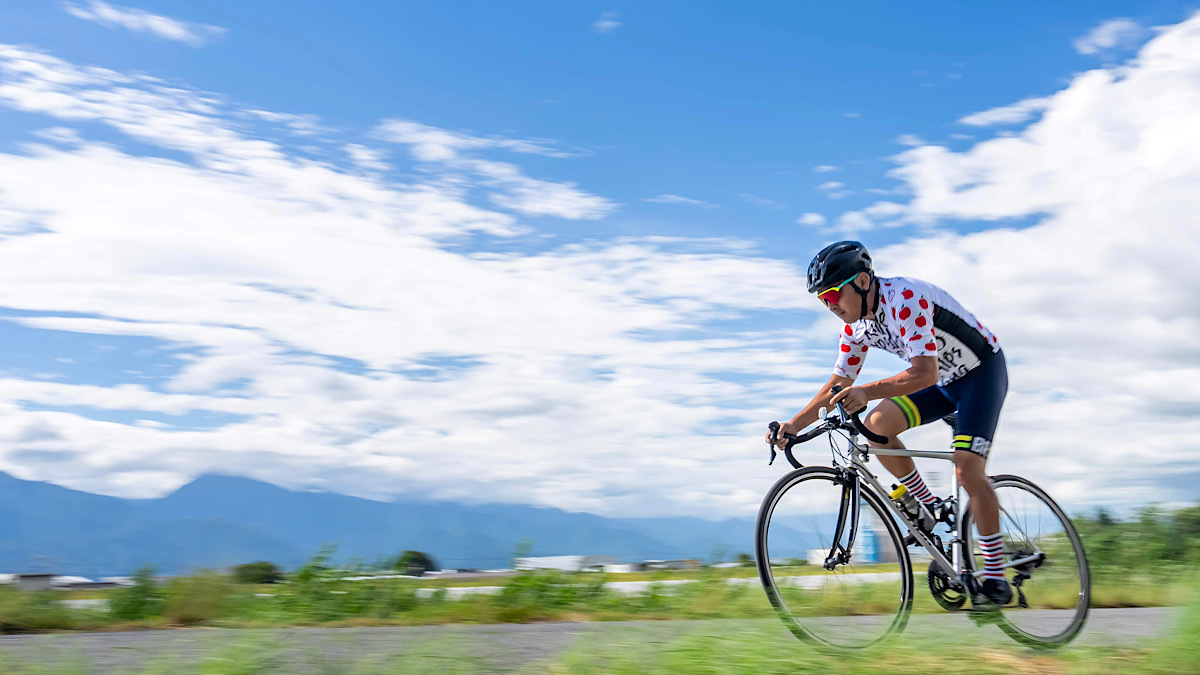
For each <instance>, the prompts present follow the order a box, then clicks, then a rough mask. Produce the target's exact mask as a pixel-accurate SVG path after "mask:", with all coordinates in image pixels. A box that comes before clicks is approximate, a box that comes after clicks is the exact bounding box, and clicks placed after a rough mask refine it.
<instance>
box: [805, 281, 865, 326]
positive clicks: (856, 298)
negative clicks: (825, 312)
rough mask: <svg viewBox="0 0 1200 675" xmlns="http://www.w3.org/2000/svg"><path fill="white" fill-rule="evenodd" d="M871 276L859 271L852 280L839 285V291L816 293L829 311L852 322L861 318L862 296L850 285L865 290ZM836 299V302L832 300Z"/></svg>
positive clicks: (847, 321) (843, 319)
mask: <svg viewBox="0 0 1200 675" xmlns="http://www.w3.org/2000/svg"><path fill="white" fill-rule="evenodd" d="M870 280H871V277H870V276H869V275H868V274H867V273H866V272H859V273H858V276H856V277H854V279H853V280H851V281H850V282H848V283H846V284H845V285H844V286H841V291H840V292H833V293H820V294H818V295H817V297H818V298H820V300H821V302H822V303H824V305H825V307H827V308H828V309H829V311H831V312H833V313H834V314H836V315H837V317H838V318H839V319H841V320H842V321H845V322H846V323H854V322H855V321H858V320H859V319H861V318H862V296H860V295H859V294H858V293H857V292H855V290H854V289H853V288H850V286H851V285H854V286H857V287H858V288H860V289H862V290H864V291H865V290H867V288H868V286H869V284H870ZM834 299H836V302H834V301H833V300H834Z"/></svg>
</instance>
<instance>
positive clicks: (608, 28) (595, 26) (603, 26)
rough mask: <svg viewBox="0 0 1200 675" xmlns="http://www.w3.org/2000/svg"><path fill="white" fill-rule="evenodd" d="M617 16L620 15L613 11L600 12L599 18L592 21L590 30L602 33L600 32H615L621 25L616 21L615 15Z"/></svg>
mask: <svg viewBox="0 0 1200 675" xmlns="http://www.w3.org/2000/svg"><path fill="white" fill-rule="evenodd" d="M619 16H620V13H619V12H615V11H608V12H605V13H604V14H602V15H601V16H600V18H599V19H596V21H594V22H593V23H592V30H594V31H596V32H597V33H602V34H607V33H612V32H615V31H616V30H617V29H618V28H620V27H621V22H620V21H617V17H619Z"/></svg>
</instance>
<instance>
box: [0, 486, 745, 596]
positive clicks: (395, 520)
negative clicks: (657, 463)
mask: <svg viewBox="0 0 1200 675" xmlns="http://www.w3.org/2000/svg"><path fill="white" fill-rule="evenodd" d="M753 532H754V521H753V520H752V519H750V518H742V519H730V520H725V521H720V522H712V521H706V520H701V519H699V518H657V519H650V518H647V519H641V518H604V517H601V516H596V515H591V514H586V513H570V512H567V511H561V510H558V509H552V508H545V507H536V506H523V505H513V504H487V505H465V504H458V503H454V502H436V501H396V502H378V501H372V500H369V499H362V498H358V497H350V496H347V495H341V494H335V493H328V492H293V491H291V490H287V489H284V488H281V487H278V486H276V485H272V484H270V483H264V482H261V481H257V480H252V479H249V478H242V477H236V476H224V475H216V474H208V475H203V476H200V477H198V478H196V479H195V480H194V481H192V482H191V483H189V484H187V485H184V486H183V487H181V488H179V489H178V490H176V491H175V492H174V493H172V494H170V495H167V496H165V497H162V498H159V499H142V500H137V499H121V498H118V497H108V496H104V495H96V494H91V493H87V492H80V491H77V490H70V489H68V488H64V487H60V486H57V485H53V484H50V483H41V482H34V481H25V480H21V479H19V478H15V477H13V476H10V475H8V474H5V473H3V472H0V572H32V571H46V572H53V573H56V574H73V575H80V576H89V577H94V576H104V575H126V574H130V573H132V572H133V571H134V570H135V569H137V568H138V567H140V566H142V565H153V566H154V567H155V568H156V569H157V570H158V572H159V573H163V574H180V573H185V572H187V571H189V570H195V569H200V568H224V567H229V566H231V565H237V564H240V563H245V562H251V561H254V560H269V561H271V562H274V563H276V564H278V565H280V566H282V567H284V568H285V569H294V568H296V567H298V566H299V565H301V564H303V563H304V561H305V560H307V559H308V558H309V557H311V556H312V555H313V554H314V553H316V552H317V551H318V550H319V549H320V548H321V546H323V545H326V544H333V545H336V546H337V553H336V555H335V560H336V561H339V562H343V561H347V560H349V559H360V560H363V561H365V562H368V563H372V562H375V561H377V560H379V559H381V558H385V557H390V556H394V555H396V554H397V553H398V552H400V551H402V550H405V549H414V550H419V551H425V552H427V553H429V554H431V555H432V556H433V557H434V558H435V559H436V560H437V561H438V562H439V563H440V564H441V565H442V566H443V567H446V568H459V567H477V568H497V567H507V566H508V565H509V564H510V563H511V557H512V554H513V552H514V551H515V550H516V548H517V546H518V545H519V544H520V543H521V542H523V541H528V542H532V551H531V553H532V554H533V555H565V554H583V555H608V556H613V557H615V558H617V559H618V560H629V561H638V560H645V559H655V558H659V559H662V558H666V559H670V558H698V559H704V560H707V559H709V558H710V557H711V556H712V554H713V552H714V551H716V550H718V549H723V550H725V551H727V553H728V555H730V556H732V555H735V554H737V553H740V552H743V551H744V552H750V551H752V550H753Z"/></svg>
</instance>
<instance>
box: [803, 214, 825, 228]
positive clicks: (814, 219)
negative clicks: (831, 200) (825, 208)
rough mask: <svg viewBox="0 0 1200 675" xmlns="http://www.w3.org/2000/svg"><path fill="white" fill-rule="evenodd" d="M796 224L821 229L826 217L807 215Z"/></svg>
mask: <svg viewBox="0 0 1200 675" xmlns="http://www.w3.org/2000/svg"><path fill="white" fill-rule="evenodd" d="M796 222H797V223H799V224H801V225H808V226H809V227H820V226H822V225H824V224H825V216H823V215H821V214H819V213H806V214H804V215H802V216H800V218H799V219H798V220H796Z"/></svg>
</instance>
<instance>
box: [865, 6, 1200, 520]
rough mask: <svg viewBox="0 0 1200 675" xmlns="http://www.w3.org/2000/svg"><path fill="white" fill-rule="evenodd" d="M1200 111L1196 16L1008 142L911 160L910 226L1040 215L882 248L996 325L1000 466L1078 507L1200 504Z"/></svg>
mask: <svg viewBox="0 0 1200 675" xmlns="http://www.w3.org/2000/svg"><path fill="white" fill-rule="evenodd" d="M1197 109H1200V15H1197V16H1194V17H1193V18H1191V19H1189V20H1188V21H1185V22H1184V23H1182V24H1180V25H1177V26H1172V27H1170V28H1167V29H1164V30H1163V31H1162V32H1161V33H1160V34H1159V35H1158V36H1157V37H1155V38H1154V39H1153V40H1151V41H1150V42H1148V43H1147V44H1146V45H1145V46H1144V47H1143V48H1142V49H1141V51H1140V52H1139V53H1138V54H1137V56H1136V58H1134V59H1133V60H1131V61H1130V62H1129V63H1127V64H1123V65H1122V66H1120V67H1118V68H1113V69H1098V70H1092V71H1088V72H1085V73H1082V74H1080V75H1078V76H1076V77H1075V78H1074V79H1073V80H1072V81H1071V82H1070V84H1069V85H1068V86H1066V87H1065V88H1064V89H1063V90H1061V91H1059V92H1058V93H1056V94H1055V95H1054V96H1053V97H1051V98H1050V99H1048V101H1047V103H1046V106H1045V109H1044V112H1043V114H1042V116H1041V118H1040V119H1038V120H1037V121H1035V122H1033V123H1032V124H1030V125H1029V126H1027V127H1026V128H1024V129H1022V130H1020V131H1019V132H1017V133H1014V134H1013V135H1012V136H1010V137H1006V138H996V139H991V140H986V141H983V142H980V143H977V144H975V145H974V146H972V147H970V148H968V149H966V150H964V151H962V152H952V151H950V150H948V149H946V148H944V147H938V146H931V145H923V146H918V147H913V148H912V149H910V150H907V151H906V152H904V153H903V154H901V155H900V156H899V158H898V161H899V167H898V168H897V169H896V171H895V172H894V174H895V176H896V177H898V178H901V179H903V180H904V181H906V182H907V183H908V186H909V187H910V189H911V191H912V193H913V195H914V196H913V199H912V200H911V201H910V202H908V203H907V204H905V205H903V207H904V208H903V211H904V213H903V214H902V215H901V216H900V217H901V218H903V219H907V220H908V221H909V222H924V223H938V222H944V221H947V220H956V221H961V220H968V221H984V222H986V221H995V220H1004V219H1009V220H1015V219H1025V220H1029V219H1032V220H1033V223H1032V224H1026V225H1025V226H1023V227H997V228H991V229H987V230H985V231H982V232H975V233H969V234H953V233H951V232H942V233H941V234H936V235H930V236H922V237H919V238H914V239H910V240H908V241H905V242H903V243H901V244H897V245H893V246H888V247H885V248H882V249H880V250H878V251H873V253H874V254H875V259H876V261H878V263H879V265H880V267H881V271H882V272H884V273H896V272H902V273H907V274H913V275H917V276H922V277H925V278H928V279H929V280H930V281H932V282H934V283H937V284H939V285H943V286H944V287H946V288H947V289H949V290H950V291H951V292H952V293H954V294H955V295H956V296H958V297H960V299H962V300H963V302H964V303H965V304H966V305H967V306H968V307H970V308H972V310H973V311H975V312H976V313H977V314H978V315H979V316H980V317H981V318H982V319H983V321H984V322H985V323H987V324H989V326H990V327H991V328H993V329H994V330H995V331H996V332H997V334H998V335H999V336H1000V340H1001V343H1002V344H1003V345H1004V348H1005V350H1006V352H1007V354H1008V357H1009V363H1010V369H1011V389H1010V391H1009V398H1008V401H1007V403H1006V406H1005V414H1004V416H1003V417H1002V421H1001V429H1000V431H999V436H998V439H997V445H996V450H995V452H993V455H992V457H993V458H992V464H991V468H992V470H994V471H996V472H1002V471H1006V470H1019V472H1021V473H1025V474H1029V475H1030V476H1031V477H1032V478H1034V479H1035V480H1039V481H1043V482H1045V483H1046V484H1047V485H1048V486H1049V487H1050V489H1051V490H1052V492H1053V493H1054V494H1055V495H1056V496H1057V497H1059V499H1060V500H1062V501H1066V502H1068V503H1071V504H1075V505H1080V504H1087V503H1097V502H1103V501H1110V502H1124V503H1134V504H1136V503H1145V502H1147V501H1171V500H1177V499H1186V500H1194V499H1195V498H1196V496H1197V490H1196V487H1195V485H1196V483H1195V479H1196V477H1197V475H1198V474H1200V465H1198V464H1197V462H1196V459H1195V458H1196V456H1197V450H1200V444H1198V443H1197V442H1196V441H1194V440H1192V439H1194V438H1196V437H1197V433H1198V432H1200V417H1198V416H1197V415H1195V409H1196V406H1195V404H1194V402H1195V401H1196V400H1198V399H1200V385H1198V384H1197V383H1198V382H1200V350H1198V349H1197V347H1196V345H1195V344H1194V340H1192V338H1191V336H1193V335H1194V334H1196V331H1198V330H1200V318H1198V317H1200V304H1198V303H1197V300H1196V298H1200V268H1198V267H1197V266H1196V265H1193V264H1191V262H1190V261H1192V260H1194V259H1195V258H1196V257H1197V256H1200V221H1197V219H1196V214H1197V213H1200V118H1197V116H1196V115H1195V112H1194V111H1196V110H1197ZM1164 274H1166V275H1167V277H1165V278H1169V279H1170V280H1171V281H1170V283H1163V279H1164V276H1163V275H1164ZM921 433H923V434H924V433H926V432H924V431H923V432H921ZM927 436H928V438H930V439H931V440H932V439H935V438H939V435H938V434H936V433H934V432H933V431H929V432H928V434H927ZM1134 448H1136V449H1137V450H1136V454H1137V461H1136V462H1134V461H1131V459H1130V458H1131V453H1133V452H1135V451H1134V450H1133V449H1134ZM1118 476H1119V479H1118V478H1117V477H1118ZM1167 476H1179V477H1180V480H1171V479H1167V478H1165V477H1167ZM1184 477H1186V479H1185V478H1184ZM1097 486H1103V489H1102V490H1097V489H1096V488H1097Z"/></svg>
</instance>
